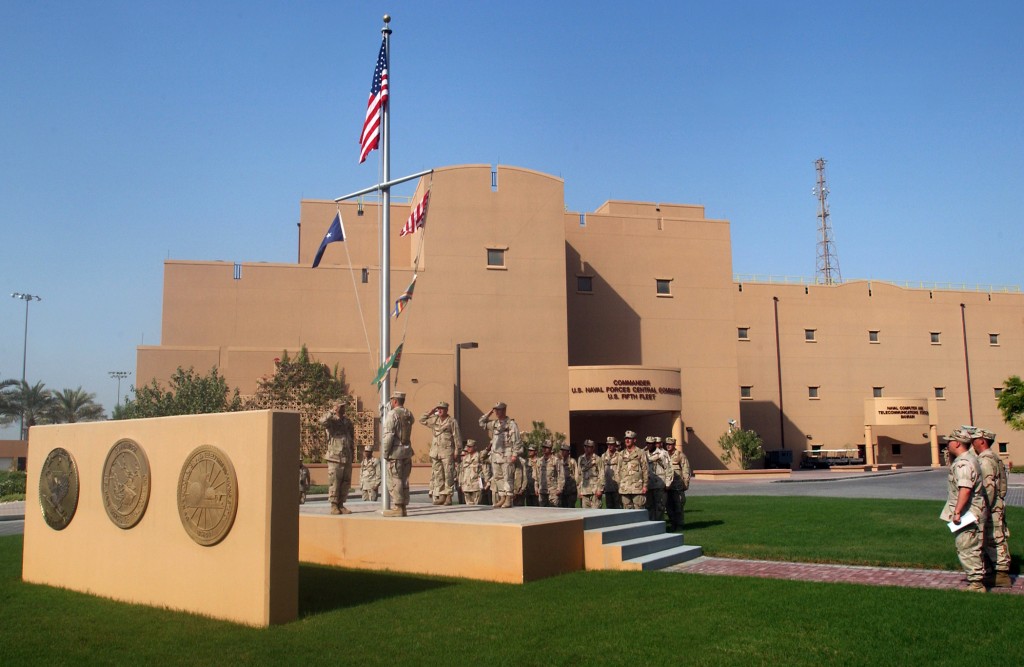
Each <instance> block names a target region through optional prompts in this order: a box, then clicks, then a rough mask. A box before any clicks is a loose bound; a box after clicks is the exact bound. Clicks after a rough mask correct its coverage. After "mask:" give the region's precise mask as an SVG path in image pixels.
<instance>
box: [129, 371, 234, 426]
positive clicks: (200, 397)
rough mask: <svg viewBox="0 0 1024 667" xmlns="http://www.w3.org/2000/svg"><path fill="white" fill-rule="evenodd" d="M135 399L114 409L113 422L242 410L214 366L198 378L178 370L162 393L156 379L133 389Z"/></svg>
mask: <svg viewBox="0 0 1024 667" xmlns="http://www.w3.org/2000/svg"><path fill="white" fill-rule="evenodd" d="M131 392H132V393H133V394H134V397H129V398H126V399H125V402H124V404H123V405H120V406H118V407H116V408H114V419H139V418H142V417H168V416H171V415H200V414H206V413H209V412H235V411H238V410H241V409H242V399H241V397H240V396H239V394H238V389H235V390H234V392H232V391H231V390H230V389H229V387H228V383H227V381H226V380H225V379H224V377H223V376H221V375H220V373H218V371H217V367H216V366H214V367H213V368H211V369H210V372H209V373H207V374H206V375H199V373H197V372H196V371H195V369H193V368H192V367H191V366H190V367H189V368H188V370H185V369H183V368H182V367H181V366H178V370H176V371H174V373H173V374H172V375H171V379H170V382H169V383H168V388H167V389H164V388H163V387H162V386H161V385H160V383H158V382H157V381H156V380H155V379H154V380H153V381H152V382H151V383H150V384H148V385H146V386H144V387H132V388H131Z"/></svg>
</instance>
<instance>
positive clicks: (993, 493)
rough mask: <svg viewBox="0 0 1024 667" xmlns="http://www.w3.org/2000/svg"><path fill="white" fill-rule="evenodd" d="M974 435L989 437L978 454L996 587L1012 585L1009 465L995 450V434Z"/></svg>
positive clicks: (985, 536)
mask: <svg viewBox="0 0 1024 667" xmlns="http://www.w3.org/2000/svg"><path fill="white" fill-rule="evenodd" d="M974 436H975V438H976V439H977V438H983V439H985V440H986V441H987V444H988V445H989V447H988V448H986V449H985V450H984V451H983V452H981V453H979V454H978V462H979V463H980V464H981V474H982V486H983V487H984V489H985V501H986V503H987V504H988V508H989V517H988V521H986V522H985V525H984V533H983V535H982V543H983V550H984V553H985V556H987V557H988V560H989V561H990V562H991V563H992V564H993V565H994V566H995V570H996V582H995V583H996V586H1008V585H1010V579H1009V575H1010V548H1009V545H1008V544H1007V539H1006V538H1007V537H1009V534H1010V532H1009V530H1007V528H1006V501H1005V498H1006V482H1007V473H1006V465H1005V464H1004V463H1003V461H1002V459H1000V458H999V455H998V454H997V453H996V452H995V451H994V450H993V449H991V446H992V443H993V442H994V441H995V437H996V435H995V433H992V432H991V431H983V430H981V429H978V430H977V431H976V432H975V433H974ZM989 436H991V437H989Z"/></svg>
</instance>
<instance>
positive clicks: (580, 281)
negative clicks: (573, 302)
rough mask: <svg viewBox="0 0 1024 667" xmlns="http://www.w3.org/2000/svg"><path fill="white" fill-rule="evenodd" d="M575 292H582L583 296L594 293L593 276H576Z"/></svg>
mask: <svg viewBox="0 0 1024 667" xmlns="http://www.w3.org/2000/svg"><path fill="white" fill-rule="evenodd" d="M576 291H577V292H582V293H583V294H593V293H594V277H593V276H576Z"/></svg>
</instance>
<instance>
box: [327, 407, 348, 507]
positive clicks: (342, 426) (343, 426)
mask: <svg viewBox="0 0 1024 667" xmlns="http://www.w3.org/2000/svg"><path fill="white" fill-rule="evenodd" d="M339 407H340V410H339ZM344 410H345V409H344V406H343V405H342V406H335V408H334V409H332V410H330V411H329V412H327V413H326V414H324V416H323V417H321V418H320V425H321V426H323V427H324V430H326V431H327V438H328V442H327V499H328V500H329V501H330V502H331V514H349V513H350V511H349V510H348V508H346V507H345V500H347V499H348V490H349V489H350V488H351V487H352V459H353V458H355V439H356V434H355V427H354V426H353V425H352V420H351V419H349V418H348V417H346V416H345V414H344ZM339 411H340V412H341V413H342V414H341V415H340V416H339V414H338V412H339Z"/></svg>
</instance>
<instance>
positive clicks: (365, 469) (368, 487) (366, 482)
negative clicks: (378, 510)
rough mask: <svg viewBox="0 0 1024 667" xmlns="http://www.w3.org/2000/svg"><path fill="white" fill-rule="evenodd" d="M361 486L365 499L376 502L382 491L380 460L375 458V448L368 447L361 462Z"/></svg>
mask: <svg viewBox="0 0 1024 667" xmlns="http://www.w3.org/2000/svg"><path fill="white" fill-rule="evenodd" d="M359 488H360V489H361V490H362V492H363V500H369V501H370V502H374V501H376V500H377V495H378V494H379V493H380V462H379V461H378V460H377V459H375V458H373V450H371V449H370V448H366V449H365V450H364V458H363V460H362V461H360V462H359Z"/></svg>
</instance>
